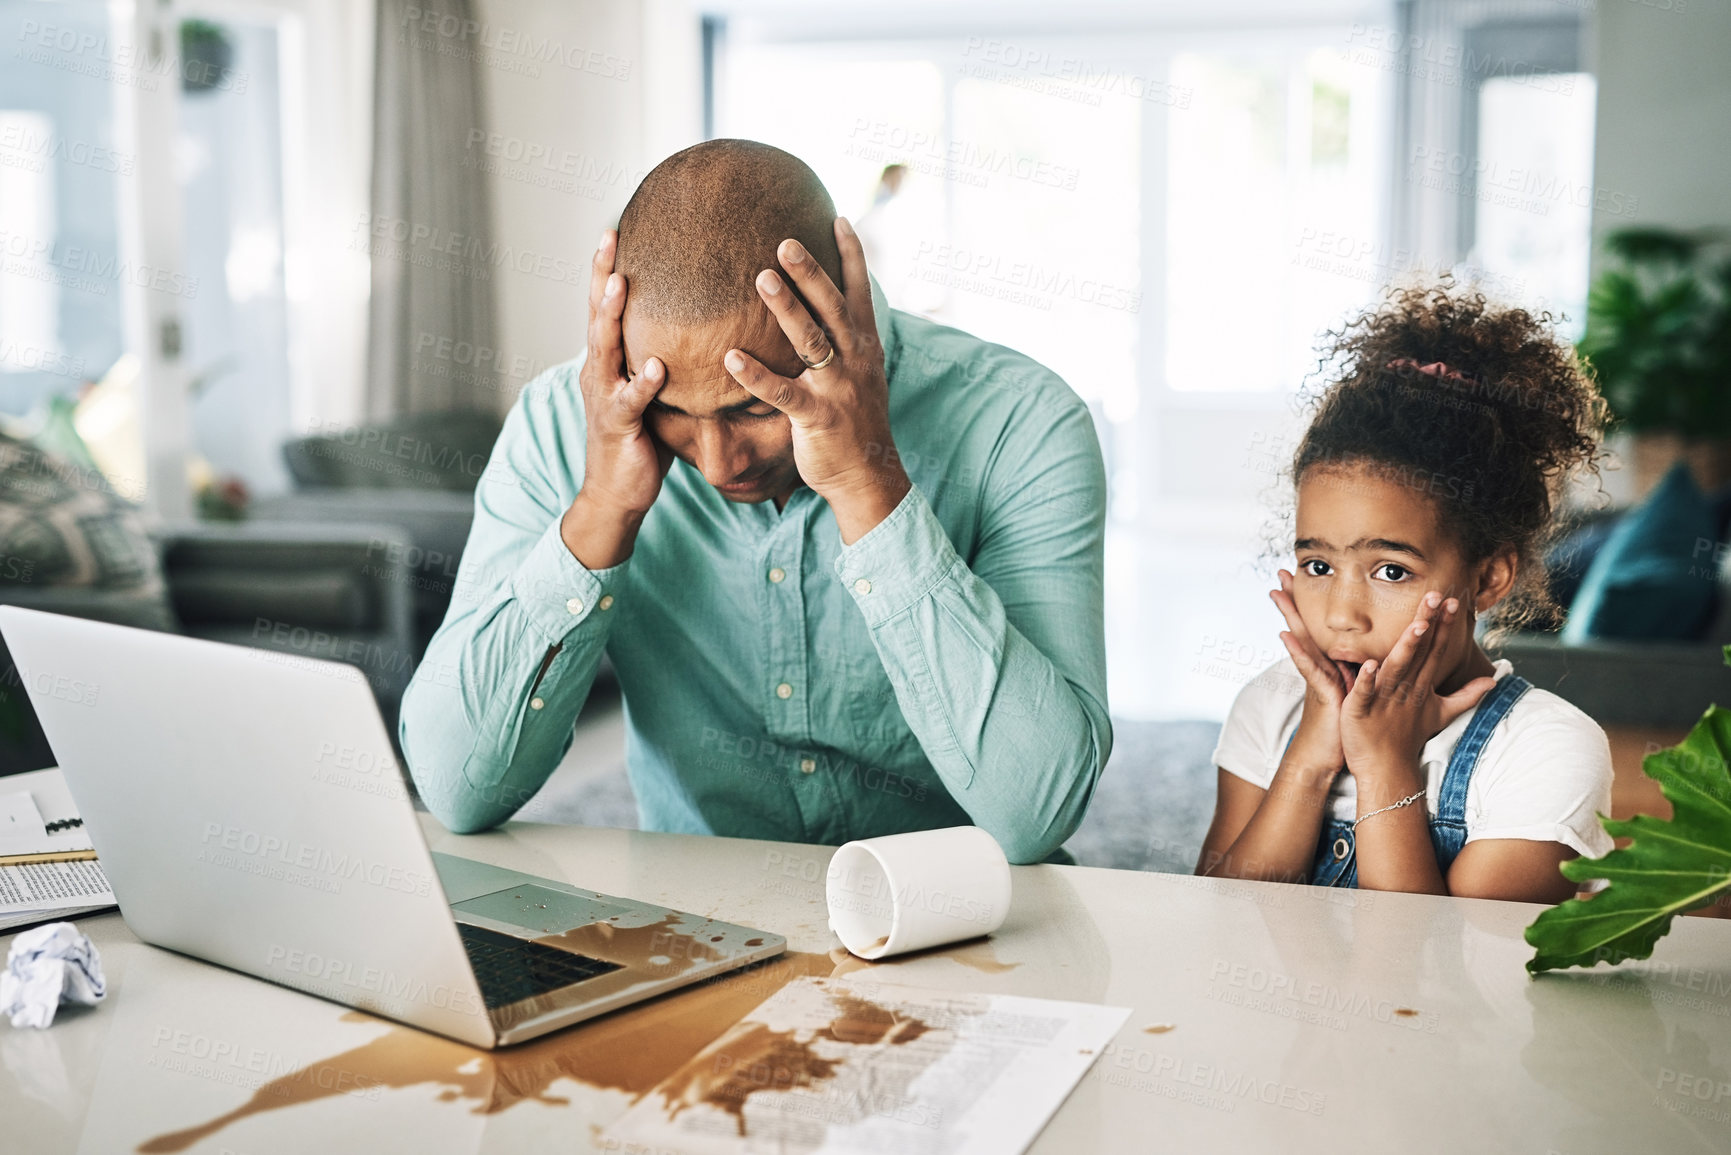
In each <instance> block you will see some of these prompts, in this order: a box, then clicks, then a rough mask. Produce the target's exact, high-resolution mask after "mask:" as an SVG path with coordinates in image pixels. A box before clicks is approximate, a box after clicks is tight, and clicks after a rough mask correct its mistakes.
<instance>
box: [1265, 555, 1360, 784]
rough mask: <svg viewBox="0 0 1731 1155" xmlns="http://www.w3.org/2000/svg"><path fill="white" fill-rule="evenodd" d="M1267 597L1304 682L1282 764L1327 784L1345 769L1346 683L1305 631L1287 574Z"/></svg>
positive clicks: (1282, 640)
mask: <svg viewBox="0 0 1731 1155" xmlns="http://www.w3.org/2000/svg"><path fill="white" fill-rule="evenodd" d="M1268 596H1269V597H1271V598H1272V599H1273V600H1274V605H1275V607H1276V608H1277V609H1279V610H1280V616H1281V617H1283V618H1285V619H1286V629H1285V630H1283V631H1281V634H1280V642H1281V644H1282V645H1284V646H1285V647H1286V652H1287V653H1288V654H1290V655H1291V656H1292V664H1293V665H1295V666H1297V667H1298V673H1299V675H1300V676H1301V677H1303V678H1304V713H1303V715H1302V716H1301V717H1300V718H1299V721H1298V732H1297V733H1296V734H1294V735H1293V737H1292V745H1291V746H1289V747H1288V748H1287V751H1286V754H1285V756H1284V757H1283V758H1282V760H1281V764H1282V765H1288V764H1290V765H1292V766H1295V767H1298V768H1299V769H1301V770H1304V771H1308V772H1310V773H1313V774H1316V775H1321V776H1326V777H1327V778H1328V779H1332V778H1333V777H1334V775H1335V774H1336V773H1338V772H1339V771H1340V769H1341V768H1342V767H1344V766H1346V765H1347V760H1346V758H1345V755H1344V753H1343V751H1342V748H1341V734H1340V708H1341V703H1342V702H1343V701H1344V700H1345V699H1346V678H1345V676H1344V675H1343V674H1342V673H1341V672H1340V669H1339V667H1338V666H1337V665H1336V663H1335V662H1333V661H1332V660H1331V659H1330V658H1329V657H1328V655H1327V654H1324V653H1323V652H1322V647H1321V646H1318V645H1317V644H1316V641H1315V639H1313V638H1312V637H1311V636H1310V631H1309V630H1307V629H1306V628H1305V626H1304V619H1303V618H1302V617H1300V616H1299V614H1298V603H1296V602H1294V601H1293V600H1292V574H1290V573H1289V572H1287V571H1286V570H1281V571H1280V588H1279V589H1277V590H1270V591H1269V595H1268Z"/></svg>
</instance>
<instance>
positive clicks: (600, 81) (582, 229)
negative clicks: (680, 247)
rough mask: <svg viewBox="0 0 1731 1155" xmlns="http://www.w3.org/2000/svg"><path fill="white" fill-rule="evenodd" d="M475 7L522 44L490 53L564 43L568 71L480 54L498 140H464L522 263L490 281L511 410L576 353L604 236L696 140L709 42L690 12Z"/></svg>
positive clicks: (615, 5) (505, 267)
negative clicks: (650, 174)
mask: <svg viewBox="0 0 1731 1155" xmlns="http://www.w3.org/2000/svg"><path fill="white" fill-rule="evenodd" d="M477 8H478V13H477V14H478V16H479V18H480V19H481V20H483V21H487V22H489V23H490V24H491V25H492V26H494V29H495V31H496V32H497V33H499V34H503V33H504V31H505V30H506V29H509V30H510V32H511V33H512V34H513V35H512V36H510V37H505V38H503V39H498V38H495V39H494V40H493V41H492V42H493V43H505V44H508V43H512V42H513V41H514V40H515V39H516V35H520V34H527V36H528V37H529V38H530V42H531V43H537V44H538V43H542V42H549V41H550V42H557V43H558V44H560V45H562V46H563V48H564V50H565V51H564V53H563V55H564V57H565V60H566V63H565V64H559V63H554V62H550V61H541V60H536V59H535V58H534V57H533V56H526V55H524V54H523V53H521V52H519V53H515V54H513V53H509V52H494V51H484V53H483V57H482V61H483V65H482V68H481V73H482V81H481V83H482V92H483V96H484V99H485V102H486V115H487V121H488V124H487V125H486V126H485V129H486V130H487V131H489V132H490V133H491V134H492V135H491V136H487V137H485V138H482V139H479V140H475V139H473V138H474V137H475V136H476V132H475V131H473V130H470V131H466V133H465V138H466V139H471V140H472V141H473V143H472V144H471V147H470V149H469V151H468V153H467V154H466V159H468V158H472V159H473V161H474V162H475V163H477V164H480V165H481V166H482V167H483V168H484V169H485V171H487V172H488V173H489V178H490V180H491V191H492V196H493V229H494V240H495V241H496V242H497V243H498V244H499V245H500V246H501V247H508V248H509V249H510V250H511V251H512V252H513V253H514V254H516V256H517V259H516V260H515V261H513V262H511V263H510V264H501V265H500V266H498V267H497V268H496V271H495V274H494V286H495V292H496V295H497V301H498V309H499V331H500V347H501V351H502V353H503V356H502V357H501V358H500V363H501V364H502V365H503V366H504V367H505V370H506V371H505V375H504V377H503V379H502V381H501V386H502V392H501V397H500V408H501V411H503V410H504V409H507V408H509V406H510V405H511V403H512V402H513V401H514V400H515V399H516V395H517V393H518V392H519V391H520V390H521V389H522V387H523V386H524V385H525V384H527V383H528V381H529V380H530V379H531V378H532V377H533V376H534V375H535V373H537V372H539V371H540V370H541V369H543V368H545V367H546V366H548V365H553V364H557V363H559V362H561V361H565V360H568V359H570V358H571V357H574V356H576V355H577V353H578V352H580V351H581V349H582V347H583V336H584V327H585V324H586V320H587V295H588V270H589V262H590V258H591V257H592V256H593V254H594V251H595V241H596V238H597V237H598V236H599V235H600V233H601V230H602V229H604V228H607V227H609V226H610V225H612V224H614V223H615V222H616V221H617V220H618V217H619V211H620V209H622V208H623V207H624V205H625V201H626V200H627V198H629V197H630V195H631V192H632V190H633V189H635V188H636V187H637V183H638V181H639V180H641V179H642V177H643V174H644V173H646V172H647V171H648V170H649V168H651V167H652V166H653V165H654V164H655V163H656V162H657V161H659V160H660V159H661V158H662V157H664V156H666V155H667V154H668V153H671V152H674V151H677V150H678V149H680V148H683V147H685V146H686V145H688V144H692V143H695V142H696V141H697V140H698V139H700V137H701V129H702V95H701V77H702V62H701V47H700V44H701V38H700V33H699V28H700V25H699V18H698V16H697V15H696V13H695V12H694V11H692V9H691V8H690V7H689V5H687V4H686V3H684V2H683V0H629V2H622V0H575V2H562V3H560V4H556V5H555V4H547V3H542V2H533V0H480V2H479V4H478V5H477ZM577 49H581V51H580V52H579V51H576V50H577ZM542 55H543V56H544V55H545V53H543V54H542ZM574 64H575V65H577V66H573V65H574ZM534 73H538V75H535V74H534ZM473 127H474V126H471V129H473ZM523 269H529V270H530V271H528V272H524V271H522V270H523Z"/></svg>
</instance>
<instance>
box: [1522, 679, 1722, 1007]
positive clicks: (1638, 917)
mask: <svg viewBox="0 0 1731 1155" xmlns="http://www.w3.org/2000/svg"><path fill="white" fill-rule="evenodd" d="M1725 653H1726V660H1727V662H1728V663H1731V646H1727V647H1726V650H1725ZM1728 757H1731V710H1723V709H1720V708H1719V707H1718V706H1710V707H1708V709H1707V712H1706V713H1705V714H1703V715H1702V716H1701V720H1700V721H1699V722H1697V723H1696V724H1695V728H1694V729H1693V730H1691V731H1689V736H1688V737H1686V738H1684V739H1683V741H1682V743H1681V744H1680V745H1677V746H1673V747H1671V748H1670V749H1668V750H1660V751H1659V752H1658V753H1656V754H1649V755H1647V757H1646V758H1645V759H1644V760H1643V761H1642V763H1641V769H1642V770H1643V771H1645V773H1646V775H1647V777H1649V778H1651V779H1653V780H1654V781H1655V782H1657V783H1659V789H1660V790H1661V791H1662V792H1663V793H1664V795H1665V797H1666V798H1667V799H1669V800H1670V802H1671V807H1672V815H1671V818H1670V820H1669V821H1667V820H1665V819H1663V818H1655V817H1653V816H1652V815H1650V814H1637V815H1635V816H1634V817H1633V818H1630V819H1629V820H1628V821H1626V822H1618V821H1616V820H1614V819H1610V818H1606V817H1604V816H1603V815H1600V817H1599V821H1600V822H1601V823H1602V824H1603V825H1604V827H1605V830H1606V831H1608V832H1609V833H1610V835H1611V836H1612V837H1613V838H1629V839H1632V841H1631V842H1630V843H1629V845H1628V846H1625V847H1623V848H1622V849H1621V850H1613V851H1611V852H1610V853H1609V854H1607V855H1605V856H1604V857H1603V858H1577V859H1575V860H1573V861H1572V862H1565V863H1564V864H1563V867H1562V870H1563V875H1564V876H1565V877H1567V878H1569V879H1571V880H1572V881H1574V882H1586V881H1587V880H1588V879H1594V878H1603V879H1606V880H1608V881H1609V882H1610V885H1609V886H1608V887H1606V888H1605V889H1603V890H1601V891H1600V892H1599V893H1598V894H1596V895H1594V896H1593V897H1592V898H1590V899H1579V898H1571V899H1569V900H1568V901H1567V902H1564V903H1561V904H1559V905H1557V906H1554V907H1552V908H1551V909H1549V910H1547V911H1545V912H1544V913H1543V914H1541V915H1539V917H1538V918H1537V919H1535V920H1534V921H1533V925H1531V926H1529V927H1528V928H1527V942H1528V943H1530V944H1532V945H1533V946H1534V947H1535V948H1537V951H1536V953H1535V954H1534V955H1533V957H1532V958H1531V959H1529V960H1528V961H1527V970H1529V971H1531V972H1532V973H1533V974H1538V973H1539V972H1540V971H1546V970H1554V969H1558V968H1561V967H1573V966H1593V965H1594V964H1595V963H1601V962H1608V963H1611V964H1612V965H1615V964H1617V963H1620V962H1622V961H1623V960H1625V959H1632V958H1635V959H1641V958H1647V957H1649V956H1650V955H1652V953H1653V944H1654V943H1656V942H1658V941H1659V940H1660V939H1661V938H1663V937H1664V936H1665V934H1666V932H1667V931H1669V930H1670V929H1671V920H1672V919H1673V918H1675V917H1676V916H1677V915H1679V914H1682V913H1683V912H1684V911H1687V910H1693V909H1695V908H1696V907H1698V906H1705V905H1707V904H1708V903H1710V902H1712V901H1713V900H1714V899H1715V898H1717V897H1718V896H1719V895H1720V894H1723V893H1726V892H1728V891H1731V770H1728V769H1727V758H1728Z"/></svg>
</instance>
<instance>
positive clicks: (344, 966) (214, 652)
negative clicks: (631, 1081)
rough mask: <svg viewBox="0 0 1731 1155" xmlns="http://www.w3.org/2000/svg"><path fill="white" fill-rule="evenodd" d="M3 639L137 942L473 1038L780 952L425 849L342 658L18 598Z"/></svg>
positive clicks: (777, 944)
mask: <svg viewBox="0 0 1731 1155" xmlns="http://www.w3.org/2000/svg"><path fill="white" fill-rule="evenodd" d="M0 634H4V636H5V639H6V646H7V648H8V649H9V650H11V652H12V658H13V661H14V662H15V664H16V665H17V667H18V674H19V677H20V679H21V680H22V682H23V684H24V686H25V688H26V690H27V691H28V693H29V695H30V701H31V703H32V704H33V705H34V706H35V707H36V715H37V717H38V718H39V719H40V720H41V722H42V729H43V731H44V732H45V733H46V734H47V736H48V741H49V743H50V744H51V745H52V746H53V748H54V753H55V755H56V756H57V757H58V759H59V762H60V767H61V770H62V772H63V773H64V774H65V776H66V782H67V785H68V786H69V787H70V788H71V791H72V797H73V800H74V801H75V802H76V803H77V804H78V812H79V814H80V815H81V816H82V817H83V819H84V822H85V825H86V826H87V827H88V829H89V831H90V837H91V840H92V841H93V842H94V844H95V846H96V853H97V858H98V861H99V862H101V864H102V867H103V870H104V871H105V872H106V873H107V875H108V878H109V881H110V883H111V884H112V885H113V887H114V895H115V898H116V899H117V900H118V902H119V903H120V911H121V913H122V914H123V915H124V916H125V918H126V923H127V925H128V926H129V927H131V928H132V930H133V933H135V934H137V935H138V937H139V938H141V939H143V940H144V941H146V942H149V943H154V944H155V945H157V946H161V947H167V948H168V949H170V950H174V951H179V952H181V953H182V954H188V955H192V956H194V957H196V958H200V959H205V960H207V961H209V962H213V963H219V964H221V965H223V966H226V967H232V968H233V969H235V970H238V971H244V972H246V973H247V974H251V975H256V976H258V977H259V978H262V979H267V980H269V981H271V982H274V983H281V984H283V985H284V986H289V987H293V988H295V989H296V990H301V991H305V992H307V993H308V994H313V995H319V996H321V997H323V998H327V999H331V1000H334V1001H336V1002H339V1003H343V1004H346V1005H348V1006H351V1007H357V1008H359V1009H361V1010H364V1011H368V1012H371V1013H373V1014H378V1015H382V1016H385V1017H386V1018H391V1019H396V1020H399V1021H401V1022H404V1023H409V1024H411V1025H413V1026H416V1027H421V1028H424V1029H426V1030H429V1031H436V1032H438V1033H439V1034H441V1035H448V1036H450V1037H451V1038H453V1039H458V1040H460V1041H462V1042H465V1043H470V1044H472V1045H474V1046H477V1047H489V1048H490V1047H496V1046H501V1045H505V1044H509V1043H517V1042H521V1041H523V1040H525V1039H531V1038H534V1037H536V1036H537V1035H543V1034H546V1033H547V1032H548V1031H552V1030H557V1029H558V1028H560V1027H563V1026H566V1025H568V1024H571V1023H575V1022H579V1021H581V1020H583V1019H588V1018H593V1017H594V1016H596V1015H599V1014H602V1013H604V1012H607V1011H611V1010H614V1009H616V1008H619V1007H623V1006H626V1005H628V1004H630V1003H635V1002H638V1001H640V1000H642V999H646V998H649V997H651V996H653V995H659V994H662V993H664V992H666V991H670V990H674V989H675V988H678V987H681V986H685V985H687V984H690V983H694V982H698V981H700V980H702V979H706V978H709V977H711V976H713V975H716V974H719V973H721V972H724V971H728V970H731V969H734V968H736V967H741V966H745V965H747V964H749V963H752V962H755V961H757V960H759V959H764V958H769V957H771V956H774V955H777V954H780V953H781V952H782V950H784V949H785V947H786V945H787V944H786V940H784V939H783V938H781V937H780V936H779V935H773V934H768V933H766V932H764V931H760V930H752V929H751V928H749V927H743V926H733V925H730V924H728V923H724V922H716V921H714V920H712V919H707V918H701V917H698V916H697V915H691V914H683V913H681V912H679V911H675V910H669V909H667V908H666V907H661V906H654V905H652V904H649V903H642V902H634V901H632V900H630V899H624V898H615V897H611V896H609V895H604V894H597V893H595V892H594V891H588V890H582V889H580V888H578V887H575V886H567V885H566V884H565V883H562V882H555V881H552V880H551V879H546V878H537V877H534V876H533V875H528V874H520V873H518V872H516V871H512V870H504V869H501V868H499V867H495V866H491V865H488V864H486V863H481V862H475V861H472V860H470V859H466V858H456V857H452V856H450V855H443V854H433V853H431V852H430V851H429V850H428V849H427V844H426V841H425V840H424V839H423V838H422V836H421V828H420V824H419V821H418V819H417V818H416V815H415V811H414V807H413V805H412V803H411V802H410V799H409V794H408V791H407V789H406V787H405V785H404V780H403V775H402V771H401V769H400V768H399V766H398V763H397V760H396V757H395V755H394V754H393V752H392V748H391V743H390V739H389V736H388V735H387V733H386V731H385V725H384V721H383V719H381V718H380V716H379V712H378V707H377V705H376V703H375V702H374V700H373V695H372V691H371V690H370V689H369V688H368V686H367V681H366V678H365V677H364V676H363V675H362V673H361V671H360V670H358V669H356V668H355V667H353V666H348V665H344V664H342V663H339V662H326V661H319V660H315V659H309V658H301V657H298V656H286V655H283V654H279V653H274V652H271V651H265V650H256V649H249V648H246V647H241V646H229V645H222V644H219V643H216V642H207V641H201V640H198V639H194V638H185V637H180V636H177V635H174V634H162V633H155V632H152V631H149V630H138V629H131V628H128V627H125V626H115V625H108V624H104V623H100V622H91V621H84V620H81V619H78V618H70V617H65V616H63V615H59V614H49V613H42V612H39V611H36V610H27V609H20V608H18V607H16V606H3V607H0Z"/></svg>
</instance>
